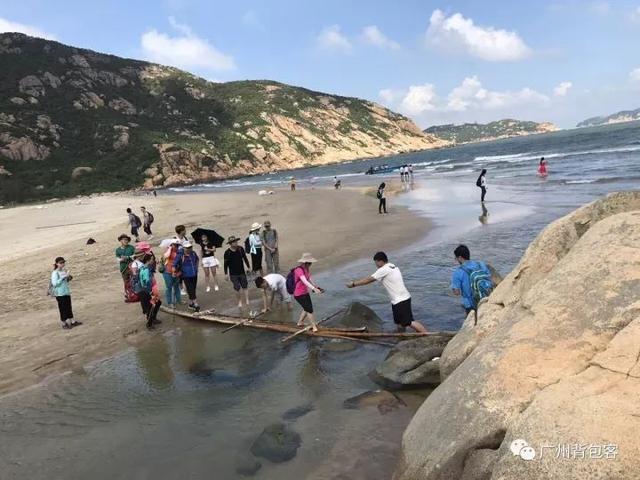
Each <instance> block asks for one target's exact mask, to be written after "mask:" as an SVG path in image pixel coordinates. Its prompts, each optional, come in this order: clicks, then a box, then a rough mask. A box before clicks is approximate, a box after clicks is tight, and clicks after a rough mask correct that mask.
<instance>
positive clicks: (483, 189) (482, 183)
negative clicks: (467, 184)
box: [476, 168, 487, 203]
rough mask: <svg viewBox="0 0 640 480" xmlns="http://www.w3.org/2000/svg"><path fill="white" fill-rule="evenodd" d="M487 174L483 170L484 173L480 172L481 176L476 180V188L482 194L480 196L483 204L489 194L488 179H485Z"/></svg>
mask: <svg viewBox="0 0 640 480" xmlns="http://www.w3.org/2000/svg"><path fill="white" fill-rule="evenodd" d="M486 174H487V170H486V169H484V168H483V169H482V172H480V176H479V177H478V179H477V180H476V187H479V188H480V190H481V192H482V193H481V194H480V201H481V202H482V203H484V197H485V195H486V194H487V179H486V178H485V176H486Z"/></svg>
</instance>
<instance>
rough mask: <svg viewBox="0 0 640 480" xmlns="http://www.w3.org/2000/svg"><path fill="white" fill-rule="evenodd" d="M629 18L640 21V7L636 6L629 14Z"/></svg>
mask: <svg viewBox="0 0 640 480" xmlns="http://www.w3.org/2000/svg"><path fill="white" fill-rule="evenodd" d="M629 18H631V21H632V22H637V23H640V7H636V9H635V10H633V11H632V12H631V14H630V15H629Z"/></svg>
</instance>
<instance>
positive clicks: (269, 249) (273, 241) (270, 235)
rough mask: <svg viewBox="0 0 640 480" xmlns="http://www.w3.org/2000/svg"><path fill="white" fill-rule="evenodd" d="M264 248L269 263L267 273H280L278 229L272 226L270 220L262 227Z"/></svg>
mask: <svg viewBox="0 0 640 480" xmlns="http://www.w3.org/2000/svg"><path fill="white" fill-rule="evenodd" d="M262 248H263V250H264V258H265V261H266V264H267V273H278V272H279V271H280V250H279V247H278V231H277V230H276V229H275V228H272V227H271V222H270V221H269V220H267V221H265V222H264V228H263V229H262Z"/></svg>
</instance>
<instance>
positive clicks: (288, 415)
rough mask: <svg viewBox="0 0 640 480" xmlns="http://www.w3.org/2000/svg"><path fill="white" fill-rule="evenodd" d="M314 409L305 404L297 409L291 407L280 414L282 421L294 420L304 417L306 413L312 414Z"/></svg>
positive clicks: (310, 405)
mask: <svg viewBox="0 0 640 480" xmlns="http://www.w3.org/2000/svg"><path fill="white" fill-rule="evenodd" d="M313 410H314V407H313V405H312V404H310V403H307V404H305V405H300V406H298V407H293V408H290V409H289V410H287V411H286V412H284V413H283V414H282V419H283V420H296V419H298V418H300V417H304V416H305V415H306V414H307V413H309V412H313Z"/></svg>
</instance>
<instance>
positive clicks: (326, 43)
mask: <svg viewBox="0 0 640 480" xmlns="http://www.w3.org/2000/svg"><path fill="white" fill-rule="evenodd" d="M316 44H317V46H318V48H320V49H321V50H325V51H333V52H340V53H351V52H352V51H353V45H352V44H351V41H350V40H349V39H348V38H347V37H346V36H345V35H344V34H343V33H342V32H341V31H340V26H339V25H331V26H329V27H325V28H324V29H322V31H321V32H320V34H319V35H318V36H317V38H316Z"/></svg>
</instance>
